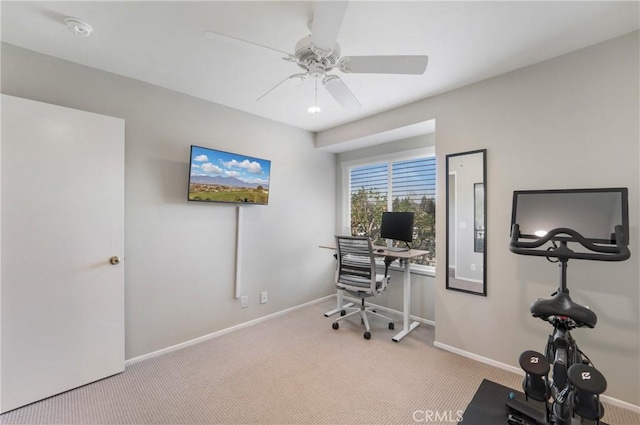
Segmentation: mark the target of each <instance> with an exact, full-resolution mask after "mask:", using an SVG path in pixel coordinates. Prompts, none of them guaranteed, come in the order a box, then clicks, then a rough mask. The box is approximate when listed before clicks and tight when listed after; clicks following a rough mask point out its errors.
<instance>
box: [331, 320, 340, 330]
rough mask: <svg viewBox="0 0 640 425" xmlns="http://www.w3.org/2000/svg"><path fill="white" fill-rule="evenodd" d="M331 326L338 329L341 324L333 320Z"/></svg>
mask: <svg viewBox="0 0 640 425" xmlns="http://www.w3.org/2000/svg"><path fill="white" fill-rule="evenodd" d="M331 327H332V328H333V329H338V328H339V327H340V325H339V324H338V322H333V324H332V325H331Z"/></svg>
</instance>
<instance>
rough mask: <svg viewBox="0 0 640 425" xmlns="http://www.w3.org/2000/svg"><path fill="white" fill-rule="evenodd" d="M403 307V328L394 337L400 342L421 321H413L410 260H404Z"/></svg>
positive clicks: (395, 340)
mask: <svg viewBox="0 0 640 425" xmlns="http://www.w3.org/2000/svg"><path fill="white" fill-rule="evenodd" d="M402 280H403V294H402V295H403V308H402V316H403V317H402V330H401V331H400V332H399V333H398V334H397V335H396V336H394V337H393V338H391V339H392V340H393V341H394V342H400V340H401V339H402V338H404V337H405V336H407V335H408V334H409V332H411V331H412V330H414V329H415V328H417V327H418V325H419V324H420V323H418V322H413V323H410V322H411V311H410V309H411V264H410V263H409V260H404V276H403V279H402Z"/></svg>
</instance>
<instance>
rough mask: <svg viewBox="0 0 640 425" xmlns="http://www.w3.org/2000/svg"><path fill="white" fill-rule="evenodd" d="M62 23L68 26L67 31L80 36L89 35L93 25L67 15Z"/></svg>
mask: <svg viewBox="0 0 640 425" xmlns="http://www.w3.org/2000/svg"><path fill="white" fill-rule="evenodd" d="M64 23H65V24H67V28H69V31H71V33H72V34H75V35H79V36H81V37H89V36H90V35H91V33H92V32H93V27H92V26H91V25H89V24H87V23H86V22H83V21H81V20H80V19H78V18H72V17H70V16H67V17H66V18H64Z"/></svg>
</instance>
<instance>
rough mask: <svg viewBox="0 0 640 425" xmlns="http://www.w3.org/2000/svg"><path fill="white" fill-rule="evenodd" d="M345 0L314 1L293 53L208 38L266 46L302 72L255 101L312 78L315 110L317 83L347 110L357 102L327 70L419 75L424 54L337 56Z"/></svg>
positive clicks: (212, 35) (211, 33) (213, 35)
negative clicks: (307, 28)
mask: <svg viewBox="0 0 640 425" xmlns="http://www.w3.org/2000/svg"><path fill="white" fill-rule="evenodd" d="M348 4H349V2H347V1H317V2H316V3H315V10H314V14H313V21H312V22H311V24H310V28H311V35H309V36H307V37H304V38H302V39H301V40H300V41H298V43H297V44H296V46H295V51H294V53H287V52H284V51H282V50H279V49H274V48H272V47H269V46H264V45H262V44H258V43H254V42H252V41H248V40H243V39H240V38H236V37H232V36H229V35H226V34H220V33H217V32H215V31H206V32H205V34H206V35H207V36H208V37H209V38H219V37H222V38H227V39H233V40H236V41H240V42H242V43H247V44H251V45H254V46H257V47H261V48H265V49H269V50H272V51H275V52H278V53H281V54H283V55H284V57H283V59H284V60H286V61H289V62H292V63H295V64H296V65H298V67H300V68H301V69H302V71H303V72H300V73H296V74H292V75H290V76H288V77H286V78H285V79H284V80H282V81H281V82H279V83H278V84H276V85H275V86H274V87H273V88H271V89H270V90H268V91H267V92H266V93H264V94H263V95H262V96H260V97H258V98H257V99H256V100H257V101H259V100H261V99H262V98H264V97H265V96H266V95H268V94H269V93H271V92H272V91H274V90H275V89H277V88H278V87H279V86H281V85H282V84H284V83H285V82H286V81H288V80H291V79H300V80H306V79H307V78H313V79H315V83H316V105H315V108H316V110H312V108H310V109H309V112H318V111H319V108H317V87H318V82H320V83H321V84H322V85H323V86H324V87H325V88H326V89H327V91H328V92H329V94H330V95H331V96H332V97H333V98H334V99H335V100H336V102H338V104H340V105H341V106H342V107H343V108H347V109H351V108H358V107H360V106H361V105H360V102H359V101H358V99H357V98H356V97H355V95H354V94H353V93H352V92H351V90H350V89H349V88H348V87H347V85H346V84H345V83H344V81H342V79H341V78H340V77H339V76H338V75H336V74H331V73H330V72H331V71H334V70H339V71H341V72H344V73H350V74H358V73H368V74H407V75H410V74H413V75H420V74H423V73H424V72H425V70H426V69H427V63H428V61H429V57H428V56H407V55H403V56H399V55H397V56H342V57H341V56H340V53H341V51H340V45H339V44H337V43H336V39H337V38H338V33H339V31H340V27H341V25H342V21H343V19H344V15H345V12H346V10H347V6H348Z"/></svg>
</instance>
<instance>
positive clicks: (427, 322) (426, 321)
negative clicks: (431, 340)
mask: <svg viewBox="0 0 640 425" xmlns="http://www.w3.org/2000/svg"><path fill="white" fill-rule="evenodd" d="M343 299H345V300H348V301H350V302H352V303H355V304H356V305H359V304H360V298H352V297H343ZM366 304H367V305H370V306H375V307H376V309H378V310H382V311H384V312H387V313H391V314H397V315H398V316H402V312H401V311H398V310H394V309H392V308H389V307H385V306H383V305H378V304H374V303H370V302H367V303H366ZM409 317H410V318H411V320H415V321H416V322H420V323H424V324H425V325H429V326H434V327H435V326H436V322H434V321H433V320H429V319H425V318H423V317H418V316H414V315H413V314H411V315H409Z"/></svg>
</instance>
